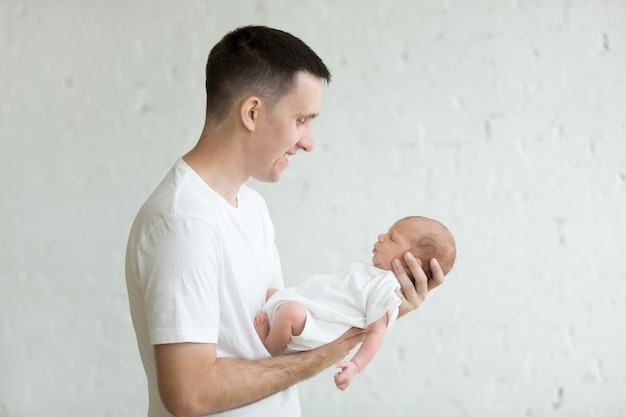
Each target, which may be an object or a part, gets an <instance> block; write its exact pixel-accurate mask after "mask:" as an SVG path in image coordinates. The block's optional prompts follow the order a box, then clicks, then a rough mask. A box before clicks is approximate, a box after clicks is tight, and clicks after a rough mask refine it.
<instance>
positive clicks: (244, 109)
mask: <svg viewBox="0 0 626 417" xmlns="http://www.w3.org/2000/svg"><path fill="white" fill-rule="evenodd" d="M262 106H263V102H262V101H261V99H260V98H258V97H256V96H250V97H248V98H246V99H245V100H244V101H242V102H241V107H240V114H239V115H240V117H241V123H242V124H243V125H244V126H245V128H246V129H248V130H249V131H251V132H254V130H255V129H256V126H257V123H258V121H259V110H260V109H261V107H262Z"/></svg>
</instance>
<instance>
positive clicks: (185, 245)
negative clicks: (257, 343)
mask: <svg viewBox="0 0 626 417" xmlns="http://www.w3.org/2000/svg"><path fill="white" fill-rule="evenodd" d="M219 246H220V245H219V242H218V240H217V237H216V234H215V232H214V230H213V229H212V228H211V227H210V226H209V225H208V224H206V222H204V221H201V220H199V219H197V218H194V217H190V216H179V217H174V218H168V219H166V220H165V221H163V222H162V223H160V224H159V225H158V226H157V227H155V228H154V229H153V230H152V231H151V232H150V233H149V234H148V236H147V237H146V238H145V239H144V240H143V241H142V242H141V243H140V246H139V250H138V265H139V276H140V282H141V285H143V287H144V297H145V300H144V306H145V310H146V311H145V313H146V318H147V321H148V332H149V338H150V343H151V344H153V345H154V344H162V343H181V342H196V343H217V338H218V332H219V320H220V317H219V312H220V306H219V297H218V291H219V284H220V283H219V277H220V273H219V271H220V268H221V266H222V262H221V260H220V254H221V250H220V249H219Z"/></svg>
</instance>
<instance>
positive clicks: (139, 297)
mask: <svg viewBox="0 0 626 417" xmlns="http://www.w3.org/2000/svg"><path fill="white" fill-rule="evenodd" d="M237 201H238V207H237V208H234V207H232V206H231V205H229V204H228V203H227V202H226V200H224V199H223V198H222V197H221V196H220V195H219V194H217V193H216V192H215V191H214V190H212V189H211V188H210V187H209V186H208V185H207V184H206V183H205V182H204V181H203V180H202V179H201V178H200V177H199V176H198V175H197V173H196V172H195V171H193V170H192V169H191V168H190V167H189V166H188V165H187V164H186V163H185V162H184V161H183V160H182V159H179V160H178V161H177V162H176V163H175V164H174V166H173V168H172V169H171V170H170V172H169V173H168V174H167V176H166V177H165V178H164V179H163V181H162V182H161V184H160V185H159V186H158V187H157V189H156V190H155V192H154V193H153V194H152V196H150V198H149V199H148V200H147V201H146V202H145V203H144V205H143V206H142V207H141V209H140V210H139V213H138V214H137V217H136V219H135V222H134V223H133V226H132V229H131V232H130V237H129V240H128V247H127V252H126V284H127V288H128V297H129V303H130V311H131V316H132V320H133V326H134V328H135V332H136V335H137V343H138V346H139V353H140V355H141V359H142V362H143V365H144V369H145V371H146V376H147V378H148V389H149V397H150V407H149V411H148V416H149V417H170V416H171V414H169V413H168V412H167V410H166V409H165V407H164V406H163V404H162V402H161V399H160V396H159V393H158V386H157V374H156V366H155V359H154V349H153V345H155V344H162V343H180V342H196V343H214V344H216V350H217V356H218V357H219V358H239V359H250V360H254V359H262V358H267V357H269V356H270V355H269V353H268V352H267V350H266V349H265V348H264V346H263V344H262V343H261V341H260V339H259V336H258V334H257V333H256V331H255V329H254V325H253V323H254V317H255V316H256V315H257V314H258V312H259V311H261V308H262V307H263V304H264V302H265V295H266V291H267V289H268V288H270V287H278V288H282V287H283V279H282V273H281V268H280V260H279V257H278V252H277V250H276V246H275V244H274V227H273V224H272V222H271V220H270V217H269V213H268V210H267V206H266V204H265V201H264V200H263V198H262V197H261V196H260V194H259V193H257V192H256V191H254V190H252V189H251V188H249V187H247V186H245V185H243V186H242V187H241V189H240V191H239V194H238V195H237ZM220 415H222V416H229V417H233V416H267V417H276V416H285V417H292V416H299V415H300V404H299V400H298V394H297V390H296V388H295V387H291V388H289V389H287V390H285V391H283V392H280V393H278V394H275V395H273V396H271V397H268V398H266V399H264V400H261V401H258V402H256V403H254V404H251V405H248V406H245V407H242V408H239V409H235V410H231V411H228V412H225V413H223V414H220Z"/></svg>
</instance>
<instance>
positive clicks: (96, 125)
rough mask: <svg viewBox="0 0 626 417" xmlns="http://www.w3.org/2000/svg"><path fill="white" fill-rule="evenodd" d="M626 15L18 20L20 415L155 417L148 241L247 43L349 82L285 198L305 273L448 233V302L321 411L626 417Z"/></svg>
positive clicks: (296, 273)
mask: <svg viewBox="0 0 626 417" xmlns="http://www.w3.org/2000/svg"><path fill="white" fill-rule="evenodd" d="M624 22H626V2H625V1H624V0H603V1H592V0H554V1H549V2H548V1H538V0H534V1H530V0H529V1H525V0H523V1H522V0H517V1H507V2H505V1H496V0H472V1H465V2H463V1H460V0H450V1H426V0H420V1H409V0H403V1H390V0H385V1H371V2H357V1H352V0H351V1H330V0H322V1H319V0H318V1H308V0H304V1H298V2H288V1H286V0H277V1H269V0H266V1H261V0H258V1H252V0H240V1H236V2H212V1H193V2H169V1H163V0H155V1H147V0H140V1H133V2H122V1H119V0H114V1H91V2H79V1H71V0H60V1H56V2H46V1H42V0H24V1H17V0H1V1H0V57H1V61H2V65H0V97H2V99H0V142H1V145H2V146H1V148H0V170H1V175H0V187H1V188H0V189H1V193H0V230H1V233H0V353H1V354H0V417H14V416H15V417H31V416H41V415H47V416H79V415H89V416H94V417H104V416H132V417H139V416H145V415H146V404H147V393H146V383H145V377H144V375H143V369H142V367H141V363H140V360H139V355H138V353H137V348H136V345H135V340H134V334H133V331H132V326H131V323H130V317H129V313H128V306H127V300H126V291H125V284H124V277H123V264H124V250H125V244H126V237H127V233H128V230H129V227H130V223H131V221H132V219H133V217H134V215H135V213H136V210H137V209H138V207H139V205H140V204H141V203H142V202H143V200H144V199H145V198H146V197H147V195H148V194H149V193H150V192H151V191H152V189H153V188H154V187H155V186H156V185H157V183H158V182H159V181H160V179H161V178H162V176H163V175H164V173H165V172H166V171H167V169H169V167H170V166H171V164H172V163H173V161H174V160H175V159H176V158H178V157H179V156H180V155H182V154H183V153H184V152H186V151H187V150H188V149H189V148H190V147H191V146H192V145H193V144H194V143H195V141H196V139H197V136H198V134H199V132H200V129H201V125H202V122H203V110H204V94H203V81H204V80H203V66H204V63H205V59H206V55H207V53H208V51H209V49H210V47H211V46H212V45H213V44H214V43H215V42H216V41H218V40H219V38H220V37H221V36H222V35H223V34H224V33H225V32H226V31H228V30H231V29H233V28H235V27H237V26H240V25H244V24H251V23H258V24H266V25H270V26H275V27H279V28H282V29H284V30H287V31H290V32H292V33H294V34H295V35H297V36H299V37H301V38H302V39H304V40H305V41H306V42H307V43H309V44H310V45H311V46H312V47H313V48H314V49H315V50H316V51H317V52H318V53H319V54H320V55H321V56H322V58H323V59H324V60H325V61H326V63H327V64H328V66H329V67H330V69H331V71H332V72H333V82H332V83H331V85H330V87H328V88H327V89H326V90H325V92H324V94H325V95H324V101H323V106H322V113H321V116H320V117H319V118H318V119H317V120H316V122H315V123H316V149H315V151H314V152H312V153H311V154H303V153H300V154H298V155H297V156H296V157H295V158H294V159H293V160H292V163H291V166H290V168H289V170H288V171H287V172H286V173H285V175H284V177H283V179H282V180H281V181H280V182H279V183H278V184H259V183H256V182H252V185H253V186H254V187H256V188H258V189H259V190H260V191H261V192H262V193H263V194H264V195H265V197H266V199H267V202H268V205H269V206H270V209H271V212H272V215H273V219H274V222H275V224H276V230H277V244H278V246H279V249H280V251H281V257H282V262H283V268H284V274H285V279H286V282H287V284H288V285H293V284H296V283H298V282H299V281H301V280H303V279H305V278H306V277H307V276H308V275H310V274H312V273H316V272H325V271H330V270H332V269H335V268H338V267H340V266H342V265H344V264H346V263H348V262H351V261H354V260H367V259H369V256H370V250H371V246H372V244H373V243H374V239H375V236H376V235H377V234H378V233H380V232H381V231H384V230H385V229H386V228H387V227H388V226H389V225H390V224H391V223H392V222H393V221H394V220H395V219H396V218H398V217H400V216H405V215H409V214H422V215H426V216H431V217H435V218H438V219H440V220H441V221H443V222H444V223H446V224H447V225H448V226H449V228H450V229H451V231H452V232H453V233H454V235H455V236H456V239H457V244H458V248H459V256H458V259H457V263H456V266H455V268H454V270H453V271H452V273H451V274H450V275H449V277H448V280H447V282H446V283H445V285H444V286H443V287H441V288H439V289H437V290H436V291H434V292H433V293H432V294H431V295H430V296H429V300H428V302H427V303H426V304H424V305H423V307H421V308H420V310H419V311H418V312H416V313H413V314H411V315H410V316H409V317H406V318H403V319H402V320H401V321H400V322H398V323H397V325H396V326H394V327H393V328H391V329H390V331H389V334H388V336H387V340H386V341H385V344H384V346H383V348H382V350H381V352H380V353H379V354H378V356H377V358H376V359H375V361H374V362H373V363H372V364H371V365H370V366H369V367H368V368H367V369H366V370H365V371H364V372H363V373H362V374H361V375H359V376H358V377H357V379H356V380H355V382H354V383H353V385H352V386H351V387H350V388H349V389H348V390H347V391H345V392H339V391H338V390H336V388H335V387H334V384H333V382H332V373H333V372H334V371H333V370H328V371H325V372H323V373H322V374H321V375H319V376H317V377H315V378H313V379H311V380H309V381H306V382H304V383H302V384H301V385H300V393H301V401H302V408H303V416H304V417H314V416H346V415H348V416H352V415H359V416H362V417H369V416H372V417H373V416H412V417H414V416H424V417H432V416H438V417H479V416H480V417H485V416H487V417H490V416H493V417H503V416H507V417H508V416H511V417H514V416H519V417H530V416H532V417H557V416H567V417H624V416H626V354H625V352H626V262H624V253H625V251H626V25H625V24H624Z"/></svg>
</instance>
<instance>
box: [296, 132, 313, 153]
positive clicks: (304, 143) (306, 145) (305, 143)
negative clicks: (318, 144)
mask: <svg viewBox="0 0 626 417" xmlns="http://www.w3.org/2000/svg"><path fill="white" fill-rule="evenodd" d="M298 146H300V148H302V149H303V150H304V151H305V152H311V151H312V150H313V148H314V147H315V139H314V138H313V129H312V128H310V127H309V128H308V129H306V132H304V134H303V135H302V137H300V140H299V141H298Z"/></svg>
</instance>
